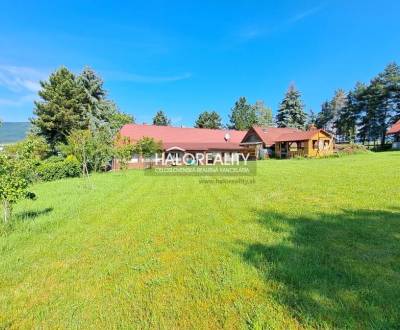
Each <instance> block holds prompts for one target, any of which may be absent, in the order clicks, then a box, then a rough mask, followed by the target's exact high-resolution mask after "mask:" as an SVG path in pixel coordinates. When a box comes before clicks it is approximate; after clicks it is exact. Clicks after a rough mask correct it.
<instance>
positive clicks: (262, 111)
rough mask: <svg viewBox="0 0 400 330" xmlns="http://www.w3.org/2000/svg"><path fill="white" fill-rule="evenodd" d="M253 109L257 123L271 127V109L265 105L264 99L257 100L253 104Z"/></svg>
mask: <svg viewBox="0 0 400 330" xmlns="http://www.w3.org/2000/svg"><path fill="white" fill-rule="evenodd" d="M254 110H255V112H256V116H257V125H260V126H263V127H271V126H273V125H274V122H273V118H272V109H271V108H269V107H266V106H265V104H264V101H257V102H256V104H255V105H254Z"/></svg>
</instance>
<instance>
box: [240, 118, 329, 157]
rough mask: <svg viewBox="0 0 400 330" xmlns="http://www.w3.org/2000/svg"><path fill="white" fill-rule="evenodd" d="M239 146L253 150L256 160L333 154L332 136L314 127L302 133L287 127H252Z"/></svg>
mask: <svg viewBox="0 0 400 330" xmlns="http://www.w3.org/2000/svg"><path fill="white" fill-rule="evenodd" d="M241 145H242V146H246V147H247V148H253V149H254V152H255V154H256V155H257V158H268V157H271V156H272V157H276V158H291V157H318V156H324V155H330V154H332V153H333V137H332V135H331V134H329V133H328V132H326V131H324V130H321V129H317V128H315V127H310V129H308V130H307V131H302V130H299V129H296V128H288V127H284V128H277V127H260V126H253V127H251V128H250V129H249V131H248V132H247V133H246V135H245V136H244V138H243V140H242V142H241Z"/></svg>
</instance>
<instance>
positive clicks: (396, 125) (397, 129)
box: [386, 120, 400, 134]
mask: <svg viewBox="0 0 400 330" xmlns="http://www.w3.org/2000/svg"><path fill="white" fill-rule="evenodd" d="M399 132H400V120H398V121H397V122H396V123H394V124H393V126H392V127H390V128H389V130H388V131H387V133H386V134H396V133H399Z"/></svg>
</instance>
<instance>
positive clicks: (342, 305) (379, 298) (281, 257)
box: [241, 209, 400, 329]
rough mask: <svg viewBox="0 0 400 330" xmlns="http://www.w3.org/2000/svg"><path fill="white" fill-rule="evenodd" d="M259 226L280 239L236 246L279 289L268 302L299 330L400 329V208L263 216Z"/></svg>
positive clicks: (259, 219) (259, 218)
mask: <svg viewBox="0 0 400 330" xmlns="http://www.w3.org/2000/svg"><path fill="white" fill-rule="evenodd" d="M258 221H259V222H260V224H261V225H263V226H265V228H266V229H267V230H269V231H272V232H275V233H276V234H277V235H278V236H281V237H282V240H281V242H280V243H279V244H275V245H272V244H262V243H256V244H246V243H245V242H241V244H242V245H243V246H242V248H243V247H244V252H243V258H244V259H245V260H246V262H248V263H249V264H251V265H253V266H254V267H256V268H257V269H258V270H259V271H260V272H261V273H262V275H263V277H264V278H265V281H267V282H268V283H269V284H272V283H275V284H277V285H276V286H274V287H276V288H277V289H276V291H275V294H274V299H276V301H278V302H279V303H280V304H282V305H283V306H286V308H287V310H288V311H289V312H290V313H291V314H292V315H293V317H295V318H296V319H297V320H298V321H299V322H300V323H301V324H302V325H303V326H306V327H307V326H310V327H340V328H343V327H344V328H347V327H350V328H353V327H355V328H379V329H382V328H385V329H387V328H396V327H398V326H399V325H400V313H399V308H400V307H399V306H400V211H399V210H398V209H396V210H393V211H373V210H354V211H352V210H345V211H342V212H341V213H339V214H316V215H313V216H309V217H308V216H304V217H288V216H286V215H284V214H279V213H269V212H268V213H267V212H265V213H259V217H258ZM242 251H243V250H242Z"/></svg>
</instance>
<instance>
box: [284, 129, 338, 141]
mask: <svg viewBox="0 0 400 330" xmlns="http://www.w3.org/2000/svg"><path fill="white" fill-rule="evenodd" d="M317 133H323V134H325V135H327V136H329V137H331V134H329V133H328V132H326V131H324V130H322V129H311V130H308V131H297V132H292V133H286V134H282V135H281V136H279V137H278V138H277V140H276V142H289V141H306V140H311V139H312V138H313V137H314V136H315V134H317Z"/></svg>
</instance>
